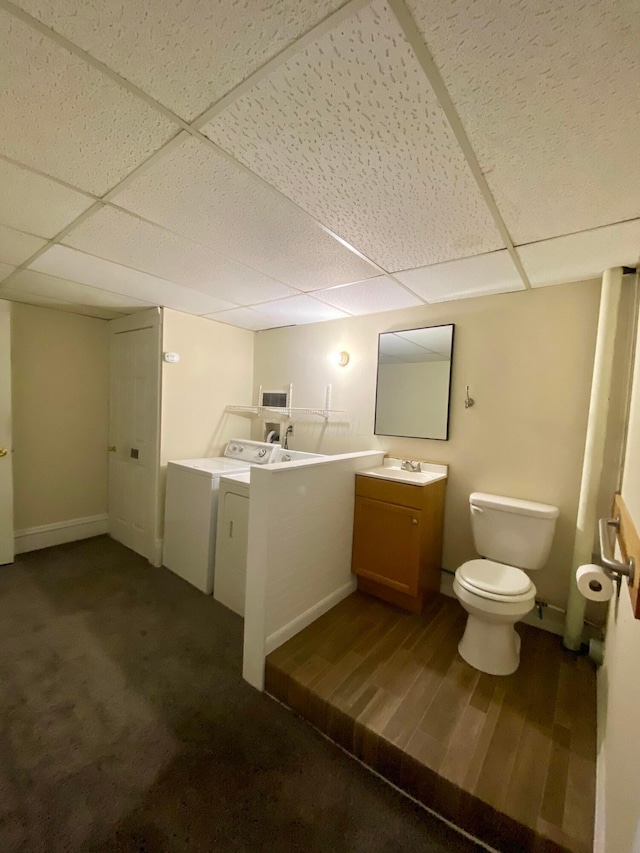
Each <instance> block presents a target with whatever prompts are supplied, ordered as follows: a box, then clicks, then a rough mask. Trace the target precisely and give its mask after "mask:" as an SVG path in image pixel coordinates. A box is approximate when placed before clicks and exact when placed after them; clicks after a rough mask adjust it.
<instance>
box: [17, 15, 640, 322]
mask: <svg viewBox="0 0 640 853" xmlns="http://www.w3.org/2000/svg"><path fill="white" fill-rule="evenodd" d="M639 37H640V19H639V18H638V15H637V4H636V0H621V2H618V3H615V4H603V3H601V2H599V0H583V2H580V3H577V2H575V0H540V2H538V3H536V4H532V3H530V2H528V0H464V2H462V0H460V1H459V2H457V0H452V2H451V3H442V2H438V0H370V2H364V0H350V2H346V3H341V2H340V0H244V2H243V0H219V2H217V3H215V4H211V3H208V2H205V0H176V2H173V3H168V2H156V3H153V4H149V3H148V2H147V0H128V2H127V3H111V2H107V3H103V2H98V0H93V2H86V3H78V0H18V2H16V3H13V2H8V0H0V78H1V79H2V80H3V86H2V90H1V91H0V112H1V114H2V121H1V122H0V186H1V187H2V192H0V298H5V299H10V300H15V301H18V302H26V303H32V304H36V305H46V306H48V307H52V308H58V309H60V310H65V311H75V312H77V313H81V314H87V315H89V316H94V317H100V318H104V319H109V318H113V317H118V316H121V315H123V314H125V313H130V312H134V311H138V310H142V309H144V308H146V307H149V306H151V305H163V306H166V307H171V308H175V309H177V310H181V311H185V312H188V313H192V314H197V315H201V316H204V317H209V318H213V319H216V320H219V321H221V322H224V323H230V324H232V325H236V326H241V327H244V328H247V329H252V330H260V329H265V328H271V327H274V326H283V325H289V324H293V323H310V322H319V321H323V320H331V319H338V318H342V317H348V316H355V315H362V314H371V313H375V312H378V311H387V310H393V309H397V308H408V307H412V306H420V305H423V304H426V303H431V302H445V301H448V300H452V299H462V298H467V297H471V296H480V295H486V294H494V293H504V292H513V291H522V290H527V289H529V288H531V287H542V286H547V285H556V284H562V283H565V282H568V281H576V280H583V279H589V278H593V277H595V276H597V275H599V273H600V272H601V270H602V269H604V268H607V267H610V266H614V265H619V264H622V265H635V264H636V263H637V261H638V256H639V254H640V160H639V158H638V157H637V154H636V149H637V140H638V139H639V138H640V111H638V110H637V104H636V99H637V92H638V90H639V89H640V52H638V50H637V45H638V43H639Z"/></svg>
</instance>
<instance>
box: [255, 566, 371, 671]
mask: <svg viewBox="0 0 640 853" xmlns="http://www.w3.org/2000/svg"><path fill="white" fill-rule="evenodd" d="M355 588H356V579H355V578H353V579H352V580H350V581H349V583H346V584H345V585H344V586H341V587H340V588H339V589H336V590H335V592H332V593H331V595H328V596H327V597H326V598H323V599H322V601H319V602H318V603H317V604H314V605H313V607H310V608H309V609H308V610H305V612H304V613H301V614H300V616H297V617H296V618H295V619H293V620H292V621H291V622H289V624H288V625H285V626H284V628H279V629H278V630H277V631H274V633H273V634H269V636H268V637H267V640H266V643H265V656H266V655H268V654H270V653H271V652H272V651H273V650H274V649H277V648H278V647H279V646H281V645H282V644H283V643H286V642H287V640H290V639H291V637H295V635H296V634H299V633H300V631H302V629H303V628H306V627H307V625H311V623H312V622H315V621H316V619H319V618H320V616H322V614H323V613H326V612H327V610H331V608H332V607H335V606H336V604H338V602H340V601H342V599H343V598H346V597H347V596H348V595H351V593H352V592H354V591H355Z"/></svg>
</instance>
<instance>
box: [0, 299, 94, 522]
mask: <svg viewBox="0 0 640 853" xmlns="http://www.w3.org/2000/svg"><path fill="white" fill-rule="evenodd" d="M12 396H13V444H14V501H15V528H16V530H24V529H25V528H30V527H39V526H40V525H45V524H53V523H55V522H60V521H67V520H70V519H76V518H86V517H88V516H95V515H101V514H103V513H106V512H107V438H108V436H107V427H108V412H109V337H108V324H107V323H106V322H104V321H103V320H96V319H94V318H92V317H83V316H80V315H78V314H67V313H64V312H62V311H52V310H50V309H48V308H37V307H35V306H32V305H20V304H17V303H16V304H14V305H13V309H12Z"/></svg>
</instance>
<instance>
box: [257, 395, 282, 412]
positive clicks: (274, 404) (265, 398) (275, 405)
mask: <svg viewBox="0 0 640 853" xmlns="http://www.w3.org/2000/svg"><path fill="white" fill-rule="evenodd" d="M260 405H261V406H269V407H270V408H272V409H286V408H287V392H286V391H263V392H262V400H260Z"/></svg>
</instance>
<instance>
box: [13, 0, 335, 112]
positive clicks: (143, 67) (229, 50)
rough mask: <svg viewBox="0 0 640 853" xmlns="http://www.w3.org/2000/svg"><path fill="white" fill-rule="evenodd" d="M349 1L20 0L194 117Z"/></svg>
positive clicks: (155, 95) (164, 101) (159, 97)
mask: <svg viewBox="0 0 640 853" xmlns="http://www.w3.org/2000/svg"><path fill="white" fill-rule="evenodd" d="M342 2H343V0H304V2H303V1H302V0H278V2H273V0H216V2H215V3H212V2H206V0H176V2H173V3H150V2H149V0H126V2H117V3H113V2H106V3H105V2H101V0H92V2H81V0H18V3H17V5H19V6H21V7H22V8H23V9H24V10H25V11H26V12H29V14H30V15H33V16H34V17H36V18H38V19H39V20H41V21H42V22H43V23H45V24H47V25H48V26H50V27H52V29H54V30H56V31H57V32H59V33H60V34H61V35H64V36H66V37H67V38H68V39H70V40H71V41H73V42H75V44H77V45H79V46H80V47H82V48H83V49H84V50H86V51H87V52H88V53H90V54H92V55H93V56H95V57H96V58H98V59H100V60H102V61H103V62H104V63H105V64H106V65H108V66H109V67H110V68H112V69H113V70H114V71H117V72H118V73H119V74H120V75H121V76H122V77H125V78H126V79H127V80H129V81H131V82H132V83H135V84H136V85H137V86H139V87H140V88H141V89H143V90H144V91H145V92H147V94H149V95H151V96H152V97H153V98H155V99H156V100H157V101H160V103H162V104H164V105H165V106H167V107H169V108H170V109H172V110H173V111H174V112H176V113H177V114H178V115H180V116H182V117H183V118H185V119H188V120H191V119H193V118H195V117H196V116H197V115H199V114H200V113H201V112H203V110H205V109H206V108H207V107H208V106H209V105H210V104H211V103H212V102H214V101H216V100H218V99H219V98H220V97H222V95H224V94H225V93H226V92H228V91H229V90H230V89H232V88H233V87H234V86H236V85H237V84H238V83H240V82H241V81H242V80H244V78H245V77H247V76H248V75H249V74H251V73H252V72H253V71H255V70H256V69H257V68H259V67H260V66H261V65H262V64H263V63H264V62H266V61H267V60H268V59H270V58H271V57H272V56H274V55H275V54H276V53H279V52H280V51H281V50H282V49H283V48H285V47H286V46H287V45H288V44H290V43H291V42H292V41H295V39H296V38H298V37H299V36H300V35H302V34H303V33H304V32H305V31H306V30H308V29H310V28H311V27H312V26H314V24H316V23H318V22H319V21H320V20H322V19H323V18H324V17H325V16H326V15H327V14H329V13H330V12H332V11H333V10H334V9H336V8H337V7H338V6H341V5H342Z"/></svg>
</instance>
